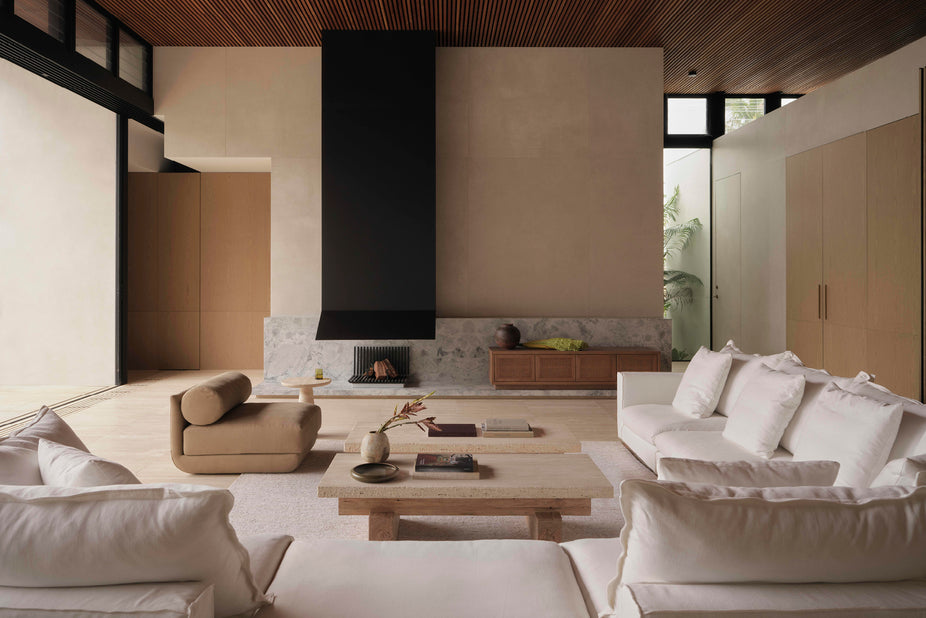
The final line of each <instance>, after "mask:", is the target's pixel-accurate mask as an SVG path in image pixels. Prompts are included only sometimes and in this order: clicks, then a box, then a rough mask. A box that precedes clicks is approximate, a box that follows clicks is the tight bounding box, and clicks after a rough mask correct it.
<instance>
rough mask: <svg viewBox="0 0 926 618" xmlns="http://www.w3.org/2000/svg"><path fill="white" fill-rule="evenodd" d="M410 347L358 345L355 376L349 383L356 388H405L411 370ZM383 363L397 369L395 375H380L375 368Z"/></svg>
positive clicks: (355, 350) (355, 352) (355, 354)
mask: <svg viewBox="0 0 926 618" xmlns="http://www.w3.org/2000/svg"><path fill="white" fill-rule="evenodd" d="M410 356H411V353H410V351H409V347H408V346H407V345H405V346H382V345H375V346H369V345H358V346H354V374H353V375H352V376H351V377H350V379H349V380H348V382H350V383H351V384H353V385H355V386H378V387H381V386H394V387H397V388H403V387H404V386H405V384H406V383H407V382H408V376H409V369H410V364H411V363H410ZM382 361H388V364H389V365H391V367H392V368H394V369H395V372H394V373H395V375H379V376H377V375H376V373H375V371H374V366H376V364H377V363H379V362H382Z"/></svg>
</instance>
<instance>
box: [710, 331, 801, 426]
mask: <svg viewBox="0 0 926 618" xmlns="http://www.w3.org/2000/svg"><path fill="white" fill-rule="evenodd" d="M719 352H722V353H724V354H730V355H732V357H733V360H732V361H731V363H730V372H729V373H728V374H727V381H726V382H725V383H724V385H723V391H722V392H721V393H720V399H719V400H718V401H717V413H718V414H722V415H724V416H727V415H729V414H730V410H732V409H733V405H734V404H735V403H736V400H737V399H739V396H740V394H741V393H742V392H743V388H745V386H746V383H747V382H749V380H751V379H752V378H753V376H754V375H755V373H756V371H757V370H758V369H759V367H763V366H767V367H771V368H772V369H775V368H776V367H777V366H778V365H779V363H782V362H784V361H789V362H792V363H793V362H800V359H798V358H797V357H796V356H795V355H794V354H793V353H791V352H780V353H778V354H771V355H769V356H761V355H759V354H746V353H745V352H743V351H742V350H740V349H739V348H738V347H737V346H736V344H735V343H734V342H733V340H732V339H731V340H729V341H727V345H725V346H724V347H723V348H721V349H720V350H719Z"/></svg>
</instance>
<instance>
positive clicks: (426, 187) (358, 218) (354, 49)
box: [316, 31, 436, 339]
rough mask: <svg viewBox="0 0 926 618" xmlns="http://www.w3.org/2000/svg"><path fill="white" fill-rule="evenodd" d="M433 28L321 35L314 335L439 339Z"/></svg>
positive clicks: (356, 337)
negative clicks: (318, 297) (318, 293)
mask: <svg viewBox="0 0 926 618" xmlns="http://www.w3.org/2000/svg"><path fill="white" fill-rule="evenodd" d="M434 47H435V37H434V34H433V33H431V32H381V31H375V32H374V31H325V32H323V33H322V315H321V320H320V321H319V324H318V332H317V334H316V338H317V339H434V319H435V302H436V301H435V294H436V292H435V270H436V268H435V245H436V232H435V199H436V198H435V167H436V165H435V128H434V125H435V114H434V93H435V77H434Z"/></svg>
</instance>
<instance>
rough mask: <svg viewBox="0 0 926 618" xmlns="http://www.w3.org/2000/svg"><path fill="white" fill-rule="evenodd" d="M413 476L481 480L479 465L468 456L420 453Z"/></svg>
mask: <svg viewBox="0 0 926 618" xmlns="http://www.w3.org/2000/svg"><path fill="white" fill-rule="evenodd" d="M412 476H420V477H426V478H434V479H471V478H475V479H478V478H479V464H478V462H477V461H476V460H475V459H473V456H472V455H468V454H446V453H419V454H418V457H417V458H416V459H415V471H414V472H413V473H412Z"/></svg>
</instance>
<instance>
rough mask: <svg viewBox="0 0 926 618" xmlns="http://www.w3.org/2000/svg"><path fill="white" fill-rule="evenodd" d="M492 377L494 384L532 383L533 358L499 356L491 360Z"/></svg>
mask: <svg viewBox="0 0 926 618" xmlns="http://www.w3.org/2000/svg"><path fill="white" fill-rule="evenodd" d="M492 368H493V373H492V377H493V378H494V380H495V381H496V382H533V380H534V357H533V356H527V355H525V356H515V355H508V354H506V355H500V356H497V357H496V358H495V359H493V367H492Z"/></svg>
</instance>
